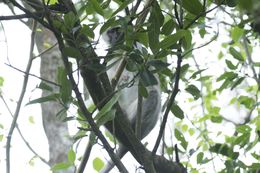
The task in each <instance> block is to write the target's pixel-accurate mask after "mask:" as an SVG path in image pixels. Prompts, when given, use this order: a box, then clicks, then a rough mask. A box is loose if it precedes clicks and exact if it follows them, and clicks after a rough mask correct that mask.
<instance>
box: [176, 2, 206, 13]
mask: <svg viewBox="0 0 260 173" xmlns="http://www.w3.org/2000/svg"><path fill="white" fill-rule="evenodd" d="M177 2H178V3H179V4H180V0H178V1H177ZM182 6H183V8H184V9H185V10H187V11H188V12H190V13H192V14H194V15H196V16H197V15H199V14H200V13H201V12H203V6H202V4H201V3H200V1H199V0H182Z"/></svg>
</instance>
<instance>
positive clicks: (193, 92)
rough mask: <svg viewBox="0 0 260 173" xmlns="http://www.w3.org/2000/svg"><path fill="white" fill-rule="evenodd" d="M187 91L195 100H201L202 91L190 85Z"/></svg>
mask: <svg viewBox="0 0 260 173" xmlns="http://www.w3.org/2000/svg"><path fill="white" fill-rule="evenodd" d="M185 90H186V91H187V92H188V93H190V94H191V95H192V96H193V97H194V99H195V100H197V99H198V98H200V90H199V89H198V88H197V87H196V86H195V85H189V86H188V87H187V88H186V89H185Z"/></svg>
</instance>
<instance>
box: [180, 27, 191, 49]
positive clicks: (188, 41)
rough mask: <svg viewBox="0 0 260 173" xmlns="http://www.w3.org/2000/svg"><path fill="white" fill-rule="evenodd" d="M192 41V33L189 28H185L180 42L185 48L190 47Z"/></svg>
mask: <svg viewBox="0 0 260 173" xmlns="http://www.w3.org/2000/svg"><path fill="white" fill-rule="evenodd" d="M191 43H192V35H191V32H190V31H189V30H186V32H185V35H184V40H183V42H182V44H183V47H184V49H185V50H187V49H190V47H191Z"/></svg>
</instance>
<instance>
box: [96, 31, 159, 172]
mask: <svg viewBox="0 0 260 173" xmlns="http://www.w3.org/2000/svg"><path fill="white" fill-rule="evenodd" d="M120 37H122V38H123V35H122V32H120V28H119V27H116V28H112V29H110V30H108V31H106V33H105V34H103V39H104V40H105V41H106V42H107V43H108V44H109V45H110V46H113V45H114V44H116V42H117V41H118V39H121V38H120ZM137 47H138V46H137V45H135V48H137ZM122 56H123V55H122ZM111 61H112V62H108V64H110V65H111V64H113V66H112V67H111V68H109V69H108V71H107V73H108V77H109V78H110V81H111V80H112V79H113V78H114V77H115V75H116V74H117V72H118V69H119V67H120V64H121V62H122V61H123V58H122V57H118V58H113V59H112V60H111ZM156 78H157V82H158V83H157V84H156V85H152V86H148V87H146V89H147V92H148V97H147V98H143V101H142V113H141V139H143V138H144V137H145V136H147V135H148V134H149V133H150V131H151V130H152V129H153V128H154V126H155V125H156V123H157V120H158V117H159V114H160V110H161V91H160V84H159V79H158V77H157V76H156ZM131 82H132V85H131V86H129V87H125V88H124V89H122V90H120V92H121V93H120V97H119V100H118V102H119V105H120V106H121V108H122V109H123V111H124V112H125V113H126V114H127V117H128V119H129V121H130V123H131V125H132V127H133V128H134V127H135V122H136V115H137V105H138V82H139V76H137V75H136V74H135V73H134V72H130V71H128V70H126V69H124V71H123V72H122V74H121V76H120V78H119V81H118V83H117V87H118V86H122V85H123V84H127V83H131ZM126 153H127V148H126V147H124V146H123V145H122V144H119V148H118V151H117V153H116V154H117V155H118V156H119V157H120V158H122V157H123V156H124V155H125V154H126ZM113 167H114V163H113V161H112V160H110V161H109V162H108V163H107V165H106V166H105V167H104V168H103V169H102V170H101V172H100V173H108V172H110V170H111V169H112V168H113Z"/></svg>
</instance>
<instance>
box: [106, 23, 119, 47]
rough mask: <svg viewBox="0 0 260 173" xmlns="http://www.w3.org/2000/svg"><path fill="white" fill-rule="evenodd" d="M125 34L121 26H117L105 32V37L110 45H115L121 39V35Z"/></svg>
mask: <svg viewBox="0 0 260 173" xmlns="http://www.w3.org/2000/svg"><path fill="white" fill-rule="evenodd" d="M122 36H123V33H122V31H121V28H120V27H115V28H112V29H109V30H107V31H106V32H105V33H104V34H103V36H102V37H103V39H104V40H105V41H106V42H107V43H108V44H110V45H114V44H115V43H116V42H118V41H119V40H120V37H122Z"/></svg>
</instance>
